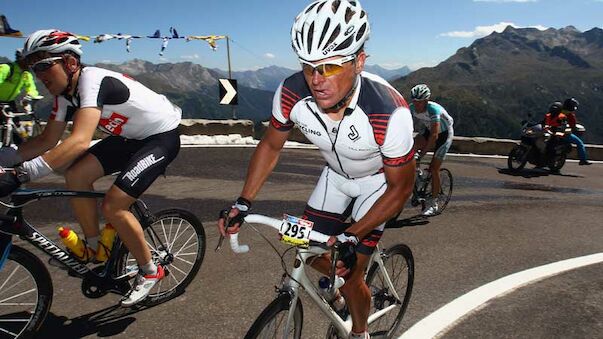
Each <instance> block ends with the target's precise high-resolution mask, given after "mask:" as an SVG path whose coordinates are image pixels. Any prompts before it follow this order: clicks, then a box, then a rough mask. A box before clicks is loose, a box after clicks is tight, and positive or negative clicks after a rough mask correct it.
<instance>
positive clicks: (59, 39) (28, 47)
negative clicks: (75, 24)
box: [23, 29, 83, 57]
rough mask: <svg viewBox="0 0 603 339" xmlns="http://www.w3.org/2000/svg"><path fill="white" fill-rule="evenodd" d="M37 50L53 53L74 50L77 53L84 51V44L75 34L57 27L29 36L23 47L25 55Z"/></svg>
mask: <svg viewBox="0 0 603 339" xmlns="http://www.w3.org/2000/svg"><path fill="white" fill-rule="evenodd" d="M36 52H48V53H52V54H61V53H64V52H73V53H75V54H77V55H82V53H83V52H82V46H81V45H80V42H79V41H78V40H77V37H76V36H75V35H73V34H71V33H67V32H63V31H59V30H56V29H44V30H39V31H35V32H33V33H32V34H31V35H30V36H29V37H28V38H27V40H26V41H25V46H24V47H23V57H27V56H28V55H31V54H34V53H36Z"/></svg>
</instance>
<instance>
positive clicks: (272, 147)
mask: <svg viewBox="0 0 603 339" xmlns="http://www.w3.org/2000/svg"><path fill="white" fill-rule="evenodd" d="M289 133H290V131H279V130H277V129H276V128H275V127H273V126H272V125H269V126H268V129H267V130H266V134H265V135H264V137H263V138H262V140H261V141H260V143H259V144H258V146H257V147H256V149H255V152H253V155H252V156H251V161H250V162H249V167H248V168H247V177H246V178H245V186H244V187H243V191H242V192H241V197H243V198H245V199H247V200H249V201H253V199H254V198H255V197H256V195H257V194H258V192H259V191H260V188H262V185H264V182H265V181H266V179H267V178H268V176H269V175H270V173H272V170H273V169H274V167H275V166H276V163H277V161H278V158H279V155H280V152H281V150H282V149H283V145H284V144H285V141H287V138H288V137H289Z"/></svg>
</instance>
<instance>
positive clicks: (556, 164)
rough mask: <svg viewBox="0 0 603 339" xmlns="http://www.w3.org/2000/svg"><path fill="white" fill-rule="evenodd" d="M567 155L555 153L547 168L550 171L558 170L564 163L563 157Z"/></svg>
mask: <svg viewBox="0 0 603 339" xmlns="http://www.w3.org/2000/svg"><path fill="white" fill-rule="evenodd" d="M566 158H567V156H566V155H565V154H557V155H555V156H554V157H553V160H551V162H550V164H549V169H550V170H551V172H559V171H560V170H561V168H562V167H563V166H564V165H565V159H566Z"/></svg>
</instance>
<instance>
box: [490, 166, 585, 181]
mask: <svg viewBox="0 0 603 339" xmlns="http://www.w3.org/2000/svg"><path fill="white" fill-rule="evenodd" d="M498 173H500V174H506V175H511V176H514V177H524V178H528V179H529V178H538V177H546V176H549V175H556V176H561V177H569V178H583V176H581V175H576V174H568V173H561V172H552V171H550V170H548V169H544V168H523V169H521V170H519V171H516V170H511V169H508V168H499V169H498Z"/></svg>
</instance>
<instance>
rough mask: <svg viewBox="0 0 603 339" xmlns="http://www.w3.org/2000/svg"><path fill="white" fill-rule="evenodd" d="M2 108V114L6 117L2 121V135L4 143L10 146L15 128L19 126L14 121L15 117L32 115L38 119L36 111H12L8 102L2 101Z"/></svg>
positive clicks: (0, 105) (0, 106)
mask: <svg viewBox="0 0 603 339" xmlns="http://www.w3.org/2000/svg"><path fill="white" fill-rule="evenodd" d="M0 108H1V110H2V115H3V118H4V122H3V123H2V129H4V134H3V135H2V145H3V146H10V145H11V143H12V138H13V135H12V134H13V130H14V129H16V128H17V125H16V124H15V122H14V121H13V118H16V117H23V116H28V115H31V116H32V117H33V118H34V120H35V119H37V118H36V117H35V113H34V112H33V111H30V112H24V113H15V112H12V111H11V107H10V105H8V104H4V103H0Z"/></svg>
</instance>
